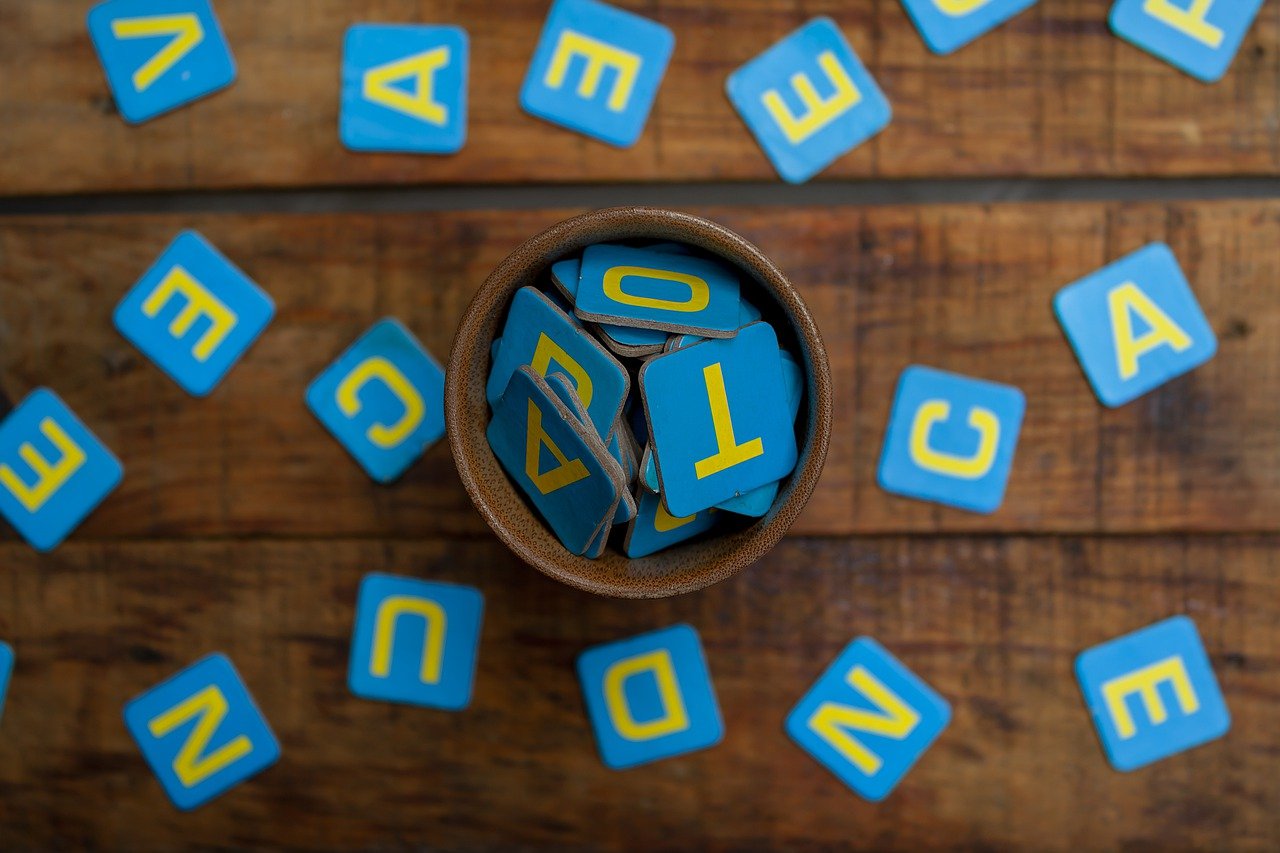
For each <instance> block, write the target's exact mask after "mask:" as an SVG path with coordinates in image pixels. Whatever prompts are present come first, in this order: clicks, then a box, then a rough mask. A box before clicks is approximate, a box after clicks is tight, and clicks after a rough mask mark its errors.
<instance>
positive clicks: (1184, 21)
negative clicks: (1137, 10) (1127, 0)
mask: <svg viewBox="0 0 1280 853" xmlns="http://www.w3.org/2000/svg"><path fill="white" fill-rule="evenodd" d="M1213 4H1214V0H1191V5H1190V6H1188V7H1187V8H1185V9H1184V8H1183V7H1182V6H1179V5H1177V4H1175V3H1171V2H1169V0H1147V2H1146V3H1144V4H1142V11H1144V12H1146V13H1147V14H1148V15H1150V16H1151V17H1153V18H1155V19H1156V20H1159V21H1162V22H1163V23H1166V24H1168V25H1169V26H1171V27H1173V28H1174V29H1175V30H1179V31H1181V32H1183V33H1186V34H1187V35H1189V36H1191V37H1192V38H1193V39H1195V40H1196V41H1198V42H1202V43H1203V44H1205V45H1206V46H1208V47H1211V48H1213V49H1214V50H1217V49H1218V48H1219V47H1221V46H1222V39H1223V38H1225V36H1224V34H1223V32H1222V30H1220V29H1218V28H1217V27H1215V26H1214V25H1213V24H1211V23H1209V22H1208V21H1207V20H1205V18H1207V17H1208V16H1209V8H1210V7H1211V6H1213Z"/></svg>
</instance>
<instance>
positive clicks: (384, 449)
mask: <svg viewBox="0 0 1280 853" xmlns="http://www.w3.org/2000/svg"><path fill="white" fill-rule="evenodd" d="M307 407H308V408H310V409H311V411H312V413H313V414H314V415H315V416H316V418H317V419H319V421H320V423H322V424H324V426H325V427H326V428H327V429H328V430H329V432H331V433H333V436H334V437H335V438H336V439H338V441H339V442H341V444H342V446H343V447H345V448H346V449H347V452H349V453H350V454H351V455H352V456H353V457H354V458H355V460H356V461H357V462H359V463H360V467H362V468H364V470H365V471H366V472H367V473H368V474H369V476H370V477H372V478H373V479H374V480H376V481H377V482H379V483H388V482H390V481H392V480H394V479H396V478H397V477H399V476H400V475H401V474H403V473H404V472H405V471H406V470H407V469H408V468H409V466H410V465H412V464H413V463H414V462H416V461H417V460H418V458H419V457H421V456H422V454H423V453H425V452H426V450H427V448H428V447H430V446H431V445H432V444H435V443H436V442H437V441H439V440H440V438H441V437H442V436H443V435H444V369H443V368H441V367H440V365H439V363H438V362H437V361H436V360H435V359H434V358H432V357H431V354H430V353H428V352H427V351H426V350H425V349H423V347H422V344H420V343H418V340H417V338H415V337H414V336H413V335H412V334H411V333H410V332H409V330H408V329H406V328H405V327H404V326H403V325H401V323H400V322H399V321H398V320H396V319H394V318H391V317H387V318H385V319H383V320H380V321H378V322H377V323H375V324H374V325H373V327H372V328H371V329H369V331H367V332H365V333H364V334H363V335H361V336H360V338H359V340H357V341H356V342H355V343H354V344H352V345H351V347H350V348H349V349H347V351H346V352H344V353H343V354H342V355H340V356H339V357H338V360H337V361H335V362H334V363H333V364H331V365H329V366H328V367H326V368H325V369H324V372H322V373H321V374H320V375H319V376H317V377H316V379H315V381H314V382H312V383H311V386H310V387H309V388H307Z"/></svg>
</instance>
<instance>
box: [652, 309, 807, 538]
mask: <svg viewBox="0 0 1280 853" xmlns="http://www.w3.org/2000/svg"><path fill="white" fill-rule="evenodd" d="M781 361H782V359H781V356H780V355H779V353H778V338H777V335H775V334H774V331H773V329H772V328H771V327H770V326H769V324H768V323H752V324H751V325H749V326H745V327H744V328H743V329H742V330H741V331H740V332H738V334H737V335H736V336H735V337H732V338H725V339H721V340H709V341H703V342H702V343H697V344H694V345H693V346H689V347H685V348H684V349H678V350H676V351H675V352H671V353H667V354H666V355H660V356H657V357H655V358H653V359H651V360H650V361H648V362H646V363H645V365H644V367H642V368H641V369H640V391H641V394H642V396H643V399H644V406H645V411H646V412H647V413H648V417H649V424H650V427H651V429H652V431H653V435H652V442H653V456H654V457H655V459H656V462H657V468H658V481H659V485H660V488H661V492H662V498H663V500H664V501H665V502H666V505H667V511H668V512H669V513H670V514H671V515H673V516H676V517H678V518H683V517H685V516H689V515H693V514H694V513H696V512H701V511H702V510H704V509H708V508H710V507H713V506H715V505H717V504H719V503H721V502H723V501H726V500H728V499H730V498H733V497H736V496H738V495H741V494H743V493H745V492H749V491H751V490H752V489H754V488H756V487H758V486H763V485H765V484H766V483H772V482H774V481H775V480H780V479H782V478H783V477H785V476H787V475H788V474H790V473H791V471H792V469H794V468H795V465H796V458H797V450H796V435H795V430H794V429H793V427H792V424H791V418H790V416H789V414H788V411H787V397H786V390H785V386H784V383H783V379H782V364H781Z"/></svg>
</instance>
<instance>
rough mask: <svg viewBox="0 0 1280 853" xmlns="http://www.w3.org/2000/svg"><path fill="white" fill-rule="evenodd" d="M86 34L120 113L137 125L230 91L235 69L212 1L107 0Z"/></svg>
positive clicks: (96, 8)
mask: <svg viewBox="0 0 1280 853" xmlns="http://www.w3.org/2000/svg"><path fill="white" fill-rule="evenodd" d="M89 37H90V38H91V39H92V40H93V46H94V48H95V49H96V50H97V51H98V59H99V61H101V63H102V70H103V72H104V73H105V74H106V77H107V85H108V86H110V87H111V94H112V96H113V97H114V98H115V101H116V107H117V108H118V109H119V110H120V115H121V116H123V117H124V120H125V121H127V122H129V123H130V124H139V123H141V122H144V121H147V120H148V119H152V118H155V117H156V116H158V115H162V114H164V113H167V112H169V111H170V110H175V109H177V108H178V107H180V106H182V105H183V104H186V103H189V102H191V101H194V100H196V99H197V98H202V97H204V96H205V95H209V94H212V93H213V92H216V91H218V90H219V89H225V88H226V87H227V86H230V85H231V83H232V81H234V80H235V79H236V64H235V60H234V59H233V58H232V56H231V48H230V47H228V46H227V39H226V36H224V35H223V34H222V26H221V25H220V24H219V23H218V18H217V16H216V15H215V14H214V12H213V6H212V5H211V4H210V3H209V0H107V2H105V3H100V4H98V5H97V6H94V7H93V9H91V10H90V11H89Z"/></svg>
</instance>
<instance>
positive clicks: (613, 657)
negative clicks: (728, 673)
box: [578, 625, 724, 770]
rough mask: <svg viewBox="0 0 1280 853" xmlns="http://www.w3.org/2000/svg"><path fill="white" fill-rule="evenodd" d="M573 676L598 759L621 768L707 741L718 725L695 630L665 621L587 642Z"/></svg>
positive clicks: (720, 732) (712, 741)
mask: <svg viewBox="0 0 1280 853" xmlns="http://www.w3.org/2000/svg"><path fill="white" fill-rule="evenodd" d="M578 680H579V681H580V682H581V683H582V695H583V698H584V699H585V700H586V705H587V716H588V717H589V718H590V720H591V728H592V729H593V730H594V731H595V735H596V746H597V747H599V749H600V758H601V760H602V761H604V763H605V765H606V766H607V767H611V768H613V769H614V770H625V769H626V768H628V767H636V766H638V765H641V764H648V763H649V762H651V761H658V760H661V759H663V758H671V757H672V756H676V755H683V754H685V753H687V752H693V751H695V750H699V749H706V748H707V747H710V746H715V745H716V744H717V743H719V742H720V740H721V738H723V737H724V723H723V722H722V721H721V718H720V705H719V703H718V702H717V701H716V693H715V688H714V687H712V685H711V673H710V671H709V670H708V669H707V661H706V658H705V657H704V656H703V653H702V642H701V640H699V638H698V632H697V631H695V630H694V629H693V628H692V627H690V626H689V625H673V626H671V627H670V628H663V629H662V630H660V631H652V632H650V633H647V634H641V635H640V636H638V637H631V638H630V639H626V640H619V641H617V642H613V643H607V644H605V645H602V646H595V647H593V648H590V649H587V650H586V651H585V652H583V653H582V654H581V655H580V656H579V657H578Z"/></svg>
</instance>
